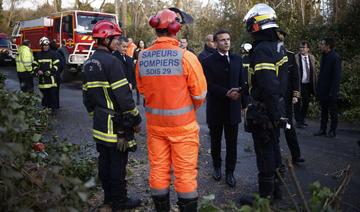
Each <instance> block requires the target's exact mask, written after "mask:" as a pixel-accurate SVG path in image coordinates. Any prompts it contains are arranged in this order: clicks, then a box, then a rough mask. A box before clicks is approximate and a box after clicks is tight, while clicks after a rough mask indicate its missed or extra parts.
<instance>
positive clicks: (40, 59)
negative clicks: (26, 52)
mask: <svg viewBox="0 0 360 212" xmlns="http://www.w3.org/2000/svg"><path fill="white" fill-rule="evenodd" d="M39 44H40V46H41V52H39V53H37V54H36V56H35V59H34V63H33V68H34V72H35V73H36V75H37V76H38V78H39V89H40V91H41V93H42V95H43V98H42V101H41V103H42V106H44V107H46V108H49V109H51V112H52V113H56V110H57V109H59V105H58V100H57V99H56V98H57V86H58V84H57V83H56V76H58V71H59V63H60V60H59V59H58V58H57V56H56V54H55V53H54V52H53V51H50V46H49V45H50V41H49V39H48V38H47V37H42V38H40V40H39Z"/></svg>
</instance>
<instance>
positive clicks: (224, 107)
mask: <svg viewBox="0 0 360 212" xmlns="http://www.w3.org/2000/svg"><path fill="white" fill-rule="evenodd" d="M229 58H230V63H229V61H228V59H227V56H222V55H220V54H219V52H217V51H216V52H214V53H213V54H212V55H210V56H208V57H207V58H205V59H204V60H203V62H202V66H203V69H204V73H205V77H206V81H207V84H208V93H207V103H206V121H207V123H208V124H209V125H222V124H238V123H240V122H241V98H240V99H238V100H236V101H234V100H231V99H230V98H229V97H227V96H226V93H227V92H228V90H229V89H231V88H242V87H243V85H244V80H243V73H242V70H243V67H242V59H241V57H240V56H239V55H237V54H232V53H230V54H229Z"/></svg>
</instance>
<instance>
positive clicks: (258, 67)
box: [255, 63, 276, 71]
mask: <svg viewBox="0 0 360 212" xmlns="http://www.w3.org/2000/svg"><path fill="white" fill-rule="evenodd" d="M263 69H266V70H274V71H275V70H276V69H275V65H274V64H272V63H258V64H256V65H255V71H259V70H263Z"/></svg>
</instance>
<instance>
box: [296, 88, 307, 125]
mask: <svg viewBox="0 0 360 212" xmlns="http://www.w3.org/2000/svg"><path fill="white" fill-rule="evenodd" d="M310 95H311V85H310V83H301V98H300V101H299V102H298V103H296V104H295V120H296V122H297V123H300V124H303V123H305V118H306V115H307V112H308V109H309V103H310Z"/></svg>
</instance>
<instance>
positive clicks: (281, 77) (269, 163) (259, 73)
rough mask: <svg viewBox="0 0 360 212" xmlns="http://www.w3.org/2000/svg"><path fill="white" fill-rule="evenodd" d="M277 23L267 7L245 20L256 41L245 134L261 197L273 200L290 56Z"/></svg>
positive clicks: (257, 8) (276, 189)
mask: <svg viewBox="0 0 360 212" xmlns="http://www.w3.org/2000/svg"><path fill="white" fill-rule="evenodd" d="M275 19H276V14H275V11H274V10H273V9H272V8H271V7H269V6H268V5H267V4H256V5H255V6H254V7H253V8H252V9H250V11H249V12H248V13H247V14H246V16H245V18H244V22H245V23H246V28H247V31H248V32H250V33H251V35H252V36H253V38H254V40H255V41H254V43H253V45H252V46H253V48H252V50H251V51H250V73H249V74H250V75H251V76H250V78H251V87H250V104H249V106H248V108H247V111H246V121H245V130H246V131H247V132H251V133H252V137H253V140H254V148H255V153H256V162H257V167H258V171H259V173H258V183H259V195H260V197H264V198H266V197H267V198H270V199H273V198H280V190H279V189H280V183H279V181H277V180H276V178H275V176H276V169H278V168H279V167H280V165H281V154H280V147H279V134H280V127H281V125H282V124H284V123H286V118H284V117H285V110H284V107H285V103H284V97H285V93H286V86H287V56H286V50H285V48H284V47H283V46H282V44H281V43H280V42H279V40H278V36H277V34H276V28H278V25H277V24H276V22H275ZM242 203H243V202H242Z"/></svg>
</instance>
